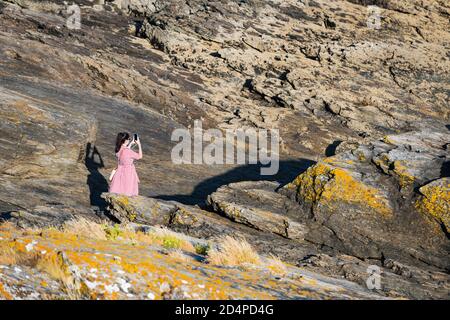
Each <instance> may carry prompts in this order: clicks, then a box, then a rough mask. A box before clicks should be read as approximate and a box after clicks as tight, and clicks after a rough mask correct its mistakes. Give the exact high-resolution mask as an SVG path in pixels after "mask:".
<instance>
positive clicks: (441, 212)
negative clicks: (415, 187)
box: [417, 178, 450, 232]
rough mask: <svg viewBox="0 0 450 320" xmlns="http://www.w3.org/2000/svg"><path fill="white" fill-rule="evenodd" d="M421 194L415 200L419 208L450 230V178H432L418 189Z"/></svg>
mask: <svg viewBox="0 0 450 320" xmlns="http://www.w3.org/2000/svg"><path fill="white" fill-rule="evenodd" d="M419 192H420V193H421V194H422V195H423V197H422V198H421V199H419V200H418V201H417V207H418V208H419V210H422V211H424V212H425V213H427V214H429V215H431V216H433V217H435V218H436V219H438V221H440V222H441V223H442V225H443V226H444V228H445V229H446V230H447V232H449V231H450V178H442V179H438V180H434V181H432V182H430V183H428V184H426V185H424V186H423V187H421V188H420V189H419Z"/></svg>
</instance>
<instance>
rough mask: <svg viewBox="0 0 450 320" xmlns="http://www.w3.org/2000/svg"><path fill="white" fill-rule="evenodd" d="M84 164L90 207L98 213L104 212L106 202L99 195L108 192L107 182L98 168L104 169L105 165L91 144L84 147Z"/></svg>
mask: <svg viewBox="0 0 450 320" xmlns="http://www.w3.org/2000/svg"><path fill="white" fill-rule="evenodd" d="M84 164H85V165H86V168H87V169H88V171H89V175H88V177H87V184H88V186H89V192H90V195H89V198H90V202H91V206H93V207H97V208H98V211H100V212H105V209H106V201H105V200H104V199H103V198H102V197H101V194H102V193H103V192H107V191H108V181H107V180H106V179H105V177H104V176H103V175H102V174H101V173H100V171H99V169H100V168H104V167H105V164H104V162H103V159H102V156H101V154H100V153H99V152H98V150H97V147H95V146H93V145H92V144H91V143H88V144H87V146H86V157H85V159H84Z"/></svg>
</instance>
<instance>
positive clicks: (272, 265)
mask: <svg viewBox="0 0 450 320" xmlns="http://www.w3.org/2000/svg"><path fill="white" fill-rule="evenodd" d="M265 266H266V268H267V269H268V270H269V272H270V273H271V274H273V275H275V276H280V277H283V276H285V275H286V274H287V272H288V269H287V267H286V264H285V263H284V262H283V261H281V259H280V258H278V257H276V256H274V255H272V254H271V255H270V256H269V257H268V258H266V262H265Z"/></svg>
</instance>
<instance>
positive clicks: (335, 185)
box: [288, 162, 392, 215]
mask: <svg viewBox="0 0 450 320" xmlns="http://www.w3.org/2000/svg"><path fill="white" fill-rule="evenodd" d="M293 187H295V188H296V189H297V195H298V197H299V199H301V200H303V201H304V202H310V203H317V202H321V203H325V204H327V205H329V206H332V204H333V202H336V201H343V202H346V203H353V204H358V205H360V206H364V207H369V208H371V209H373V210H374V211H376V212H378V213H380V214H382V215H390V214H392V209H391V208H390V206H389V203H388V200H387V199H386V198H385V197H384V196H383V195H382V194H380V192H379V191H377V190H376V189H375V188H373V187H370V186H367V185H365V184H364V183H362V182H360V181H358V180H356V179H355V178H354V177H352V176H351V174H350V173H349V172H348V171H347V170H345V169H342V168H338V167H334V166H331V165H330V164H328V163H325V162H319V163H318V164H316V165H314V166H312V167H311V168H309V169H308V170H306V172H304V173H302V174H301V175H299V176H298V177H297V178H296V179H295V180H294V181H293V182H292V183H291V185H290V186H288V188H293Z"/></svg>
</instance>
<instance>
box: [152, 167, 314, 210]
mask: <svg viewBox="0 0 450 320" xmlns="http://www.w3.org/2000/svg"><path fill="white" fill-rule="evenodd" d="M314 164H315V161H312V160H309V159H299V160H286V161H280V169H279V170H278V173H277V174H275V175H268V176H264V175H261V171H260V169H261V168H262V167H264V166H263V165H261V164H252V165H243V166H240V167H237V168H234V169H232V170H230V171H227V172H226V173H224V174H221V175H217V176H214V177H212V178H209V179H206V180H204V181H202V182H200V183H199V184H198V185H197V186H196V187H195V188H194V191H193V192H192V193H191V194H176V195H159V196H154V197H153V198H156V199H161V200H173V201H177V202H180V203H183V204H187V205H199V206H201V207H204V206H205V204H206V198H207V197H208V195H210V194H211V193H213V192H214V191H216V190H217V188H219V187H220V186H223V185H227V184H229V183H233V182H239V181H259V180H266V181H276V182H278V183H280V185H284V184H286V183H289V182H291V181H292V180H294V179H295V178H296V177H297V176H298V175H299V174H300V173H302V172H304V171H305V170H306V169H308V168H309V167H310V166H312V165H314Z"/></svg>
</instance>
